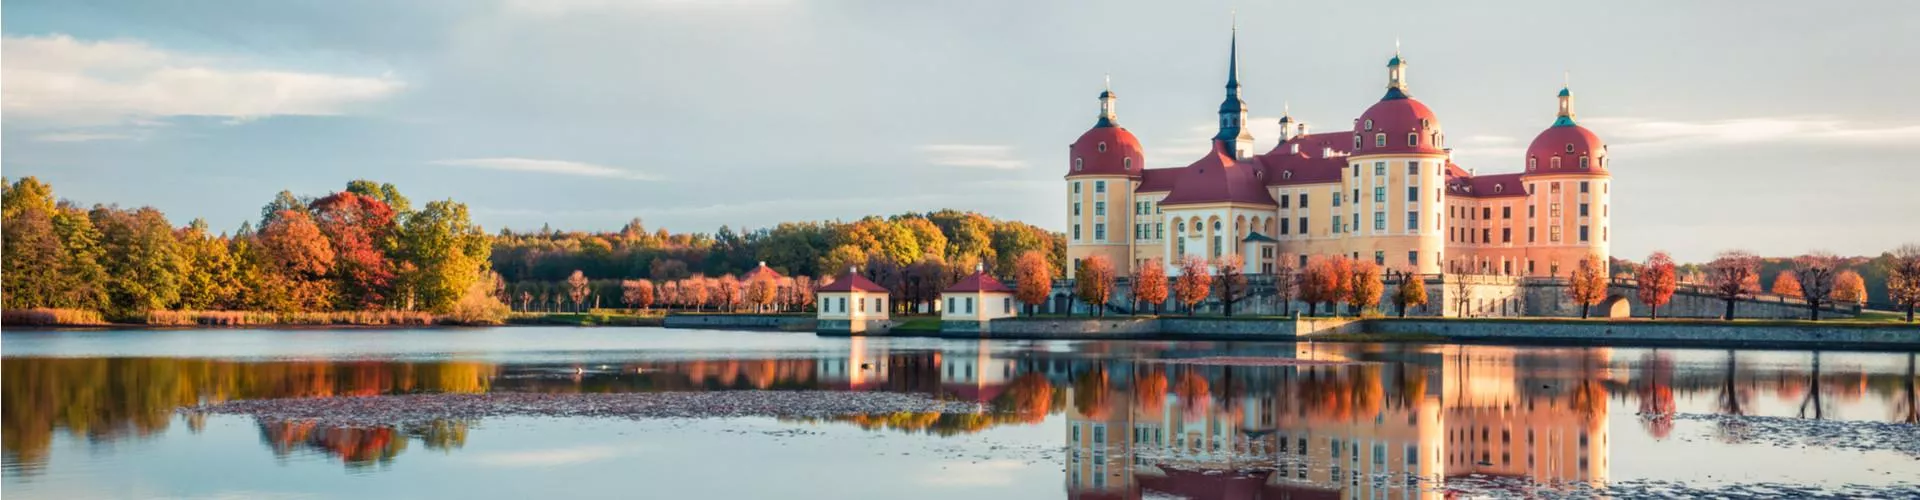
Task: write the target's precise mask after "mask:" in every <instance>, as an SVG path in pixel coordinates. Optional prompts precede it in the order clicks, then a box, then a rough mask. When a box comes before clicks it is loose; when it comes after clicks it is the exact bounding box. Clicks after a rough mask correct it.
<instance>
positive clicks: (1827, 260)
mask: <svg viewBox="0 0 1920 500" xmlns="http://www.w3.org/2000/svg"><path fill="white" fill-rule="evenodd" d="M1839 272H1840V257H1838V256H1835V255H1834V254H1833V253H1831V252H1813V253H1809V254H1806V255H1802V256H1799V257H1795V258H1794V259H1793V276H1794V278H1795V283H1796V284H1797V285H1799V288H1800V289H1799V290H1798V291H1797V295H1799V296H1800V298H1802V299H1804V300H1806V301H1807V318H1808V319H1810V320H1813V321H1820V306H1821V305H1823V304H1828V303H1831V302H1832V299H1833V295H1834V293H1833V291H1834V288H1835V286H1836V283H1835V281H1836V279H1837V278H1838V277H1839V276H1838V275H1839ZM1783 273H1784V271H1783ZM1779 286H1780V285H1779V284H1777V283H1776V284H1774V287H1775V288H1778V287H1779ZM1862 288H1863V289H1864V288H1865V287H1862ZM1862 295H1864V293H1863V294H1862Z"/></svg>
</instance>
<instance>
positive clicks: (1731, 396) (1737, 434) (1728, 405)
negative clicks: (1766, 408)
mask: <svg viewBox="0 0 1920 500" xmlns="http://www.w3.org/2000/svg"><path fill="white" fill-rule="evenodd" d="M1739 360H1740V357H1739V356H1738V355H1737V354H1736V353H1735V351H1733V350H1732V349H1728V350H1727V364H1726V370H1724V371H1723V373H1722V374H1721V379H1720V380H1721V382H1720V392H1719V393H1718V394H1716V395H1715V396H1714V402H1715V403H1716V407H1715V409H1716V410H1718V411H1719V412H1720V414H1721V415H1722V416H1724V417H1733V418H1721V419H1719V422H1718V424H1717V425H1716V426H1715V428H1716V430H1717V434H1718V435H1719V436H1720V439H1721V440H1724V441H1727V442H1730V443H1737V442H1740V441H1744V440H1745V439H1746V436H1745V434H1746V429H1747V425H1746V422H1745V421H1743V420H1741V419H1740V418H1738V417H1744V416H1746V415H1747V413H1748V412H1749V411H1751V410H1750V409H1749V404H1750V403H1749V402H1750V401H1751V400H1752V399H1753V391H1752V389H1751V388H1749V387H1748V386H1744V385H1741V384H1740V383H1739V378H1740V365H1739Z"/></svg>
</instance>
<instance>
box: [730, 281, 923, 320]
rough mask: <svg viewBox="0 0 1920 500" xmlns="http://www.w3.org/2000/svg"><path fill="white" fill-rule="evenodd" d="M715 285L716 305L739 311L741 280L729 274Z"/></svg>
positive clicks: (731, 310)
mask: <svg viewBox="0 0 1920 500" xmlns="http://www.w3.org/2000/svg"><path fill="white" fill-rule="evenodd" d="M714 284H715V286H714V291H715V292H716V295H717V296H716V297H715V298H714V303H715V304H717V305H719V306H720V307H721V309H724V310H726V311H728V312H733V311H736V310H738V308H739V307H740V278H736V277H734V276H733V275H731V274H728V275H724V276H721V277H720V280H719V281H717V282H715V283H714ZM889 302H891V301H889Z"/></svg>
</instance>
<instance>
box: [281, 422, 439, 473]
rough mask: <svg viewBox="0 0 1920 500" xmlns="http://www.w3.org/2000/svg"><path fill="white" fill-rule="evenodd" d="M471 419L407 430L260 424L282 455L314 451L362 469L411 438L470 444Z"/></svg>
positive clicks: (433, 444)
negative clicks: (468, 433) (468, 435)
mask: <svg viewBox="0 0 1920 500" xmlns="http://www.w3.org/2000/svg"><path fill="white" fill-rule="evenodd" d="M472 424H473V421H471V420H454V419H440V420H434V421H432V422H429V423H425V424H420V425H412V426H408V427H406V428H404V429H399V428H395V427H392V426H370V427H333V426H323V425H320V424H318V423H315V422H314V421H311V420H284V421H275V422H261V423H260V440H261V441H263V442H264V443H265V444H266V445H267V447H268V448H271V449H272V450H273V454H274V456H276V457H279V458H286V457H288V456H292V455H293V454H294V452H297V451H302V450H305V451H312V452H317V453H321V454H325V455H327V456H331V457H337V458H339V459H340V461H341V463H344V464H346V466H347V467H348V468H351V469H360V468H365V467H371V466H373V465H386V464H389V463H391V462H392V461H393V459H394V458H395V457H398V456H399V455H400V452H403V451H406V449H407V441H408V440H410V439H418V440H420V441H421V443H422V444H425V445H426V446H427V449H430V450H441V451H451V450H456V449H459V448H461V447H464V446H466V442H467V428H468V427H469V426H471V425H472Z"/></svg>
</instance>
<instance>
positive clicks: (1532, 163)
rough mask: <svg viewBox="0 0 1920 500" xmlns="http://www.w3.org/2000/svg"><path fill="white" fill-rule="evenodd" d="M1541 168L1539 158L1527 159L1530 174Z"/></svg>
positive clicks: (1530, 157)
mask: <svg viewBox="0 0 1920 500" xmlns="http://www.w3.org/2000/svg"><path fill="white" fill-rule="evenodd" d="M1539 168H1540V159H1539V158H1536V157H1532V156H1529V157H1527V171H1528V172H1532V171H1534V170H1538V169H1539Z"/></svg>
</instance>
